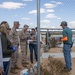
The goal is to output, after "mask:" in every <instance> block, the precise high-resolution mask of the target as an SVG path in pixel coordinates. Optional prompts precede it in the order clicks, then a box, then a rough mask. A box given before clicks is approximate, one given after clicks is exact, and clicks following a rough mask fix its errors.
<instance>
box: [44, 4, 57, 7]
mask: <svg viewBox="0 0 75 75" xmlns="http://www.w3.org/2000/svg"><path fill="white" fill-rule="evenodd" d="M44 6H45V7H46V8H54V7H56V6H55V5H54V4H51V3H46V4H44Z"/></svg>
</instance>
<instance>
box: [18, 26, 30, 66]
mask: <svg viewBox="0 0 75 75" xmlns="http://www.w3.org/2000/svg"><path fill="white" fill-rule="evenodd" d="M28 27H29V26H28V25H24V27H23V29H22V30H21V31H20V34H19V38H20V47H21V52H22V65H23V66H24V67H27V66H26V64H28V62H27V40H28V38H29V36H30V34H29V32H28V31H27V30H28Z"/></svg>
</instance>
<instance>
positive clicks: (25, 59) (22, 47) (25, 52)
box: [20, 45, 27, 63]
mask: <svg viewBox="0 0 75 75" xmlns="http://www.w3.org/2000/svg"><path fill="white" fill-rule="evenodd" d="M20 47H21V52H22V63H25V62H26V61H27V46H25V45H21V46H20Z"/></svg>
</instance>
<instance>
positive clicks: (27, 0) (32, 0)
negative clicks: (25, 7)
mask: <svg viewBox="0 0 75 75" xmlns="http://www.w3.org/2000/svg"><path fill="white" fill-rule="evenodd" d="M22 1H33V0H22Z"/></svg>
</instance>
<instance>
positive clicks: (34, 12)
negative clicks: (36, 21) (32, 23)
mask: <svg viewBox="0 0 75 75" xmlns="http://www.w3.org/2000/svg"><path fill="white" fill-rule="evenodd" d="M36 13H37V11H36V10H32V11H30V12H29V14H36Z"/></svg>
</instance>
